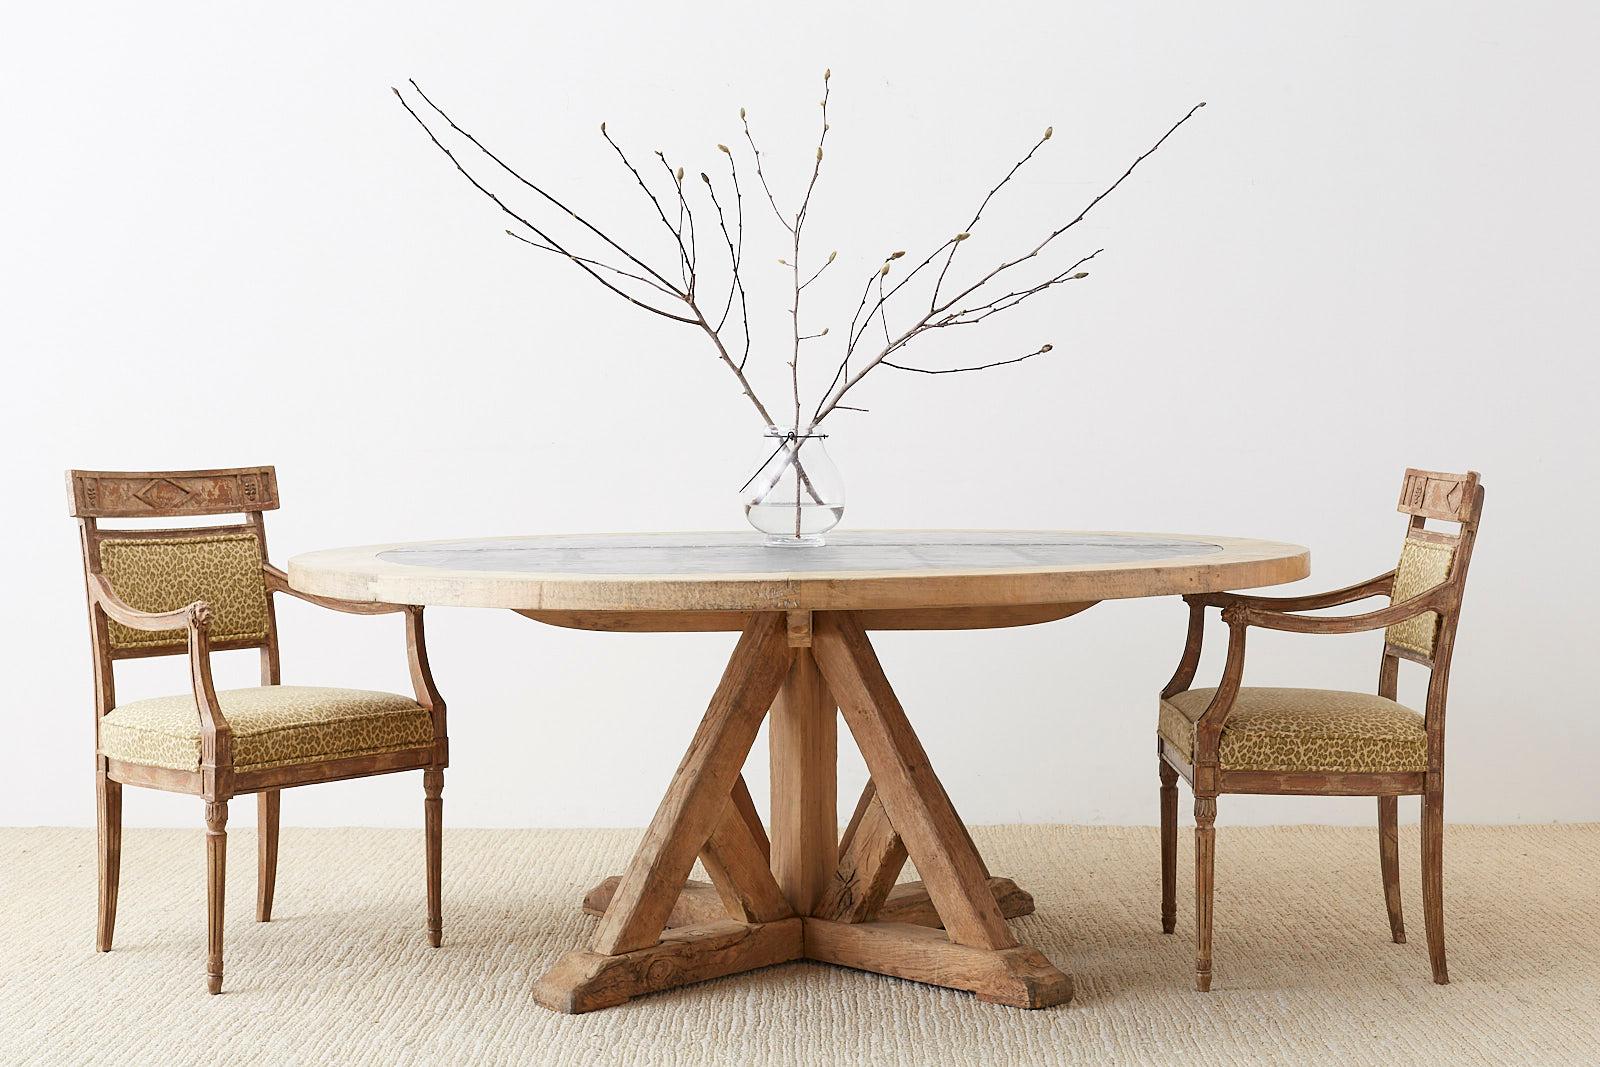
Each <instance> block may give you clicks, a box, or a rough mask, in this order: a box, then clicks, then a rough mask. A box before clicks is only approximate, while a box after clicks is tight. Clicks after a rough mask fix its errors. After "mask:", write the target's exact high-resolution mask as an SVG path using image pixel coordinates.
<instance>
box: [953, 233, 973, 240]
mask: <svg viewBox="0 0 1600 1067" xmlns="http://www.w3.org/2000/svg"><path fill="white" fill-rule="evenodd" d="M971 236H972V234H970V233H958V234H956V240H958V241H965V240H966V239H967V238H968V237H971Z"/></svg>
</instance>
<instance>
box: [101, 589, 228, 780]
mask: <svg viewBox="0 0 1600 1067" xmlns="http://www.w3.org/2000/svg"><path fill="white" fill-rule="evenodd" d="M89 599H90V601H91V603H93V605H94V607H95V610H97V611H99V612H101V613H102V614H104V615H105V616H106V617H107V618H109V619H112V620H114V621H116V622H119V623H121V624H122V625H124V626H126V627H128V628H130V629H133V630H145V631H160V630H186V631H188V636H189V681H190V685H191V687H192V688H193V691H194V703H195V713H196V714H197V715H198V716H199V717H200V771H201V774H202V776H203V778H204V783H205V791H206V795H207V796H209V797H212V798H214V799H215V798H217V797H224V798H225V797H226V796H227V795H228V794H229V793H230V792H231V791H232V785H233V783H232V777H233V731H232V730H231V729H230V728H229V726H228V720H227V717H226V716H224V715H223V714H222V706H221V704H220V702H219V701H218V700H217V690H216V687H215V686H214V685H213V684H212V681H211V605H209V604H207V603H206V602H205V601H203V600H196V601H195V602H194V603H192V604H186V605H184V606H183V607H181V608H176V609H174V610H172V611H140V610H139V609H138V608H135V607H133V606H132V605H131V604H129V603H128V602H127V601H125V600H123V599H122V598H121V597H119V596H117V594H116V590H114V589H112V588H111V583H110V582H109V581H107V580H106V576H105V575H103V574H91V575H89Z"/></svg>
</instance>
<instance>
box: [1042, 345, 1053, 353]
mask: <svg viewBox="0 0 1600 1067" xmlns="http://www.w3.org/2000/svg"><path fill="white" fill-rule="evenodd" d="M1054 347H1055V345H1040V346H1039V351H1041V352H1048V351H1050V350H1051V349H1052V348H1054Z"/></svg>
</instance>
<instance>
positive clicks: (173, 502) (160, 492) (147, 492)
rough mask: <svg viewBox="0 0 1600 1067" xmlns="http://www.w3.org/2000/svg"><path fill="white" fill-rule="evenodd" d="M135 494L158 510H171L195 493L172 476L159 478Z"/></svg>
mask: <svg viewBox="0 0 1600 1067" xmlns="http://www.w3.org/2000/svg"><path fill="white" fill-rule="evenodd" d="M133 495H134V499H136V500H140V501H143V502H144V503H146V504H148V505H150V506H151V507H152V508H155V509H156V510H157V511H169V510H171V509H172V508H175V507H177V506H178V505H180V504H182V503H183V502H184V501H185V500H188V499H189V497H191V496H193V495H194V494H193V493H192V492H191V491H190V490H188V489H185V488H184V487H183V486H181V485H179V484H178V483H177V482H175V481H172V480H171V479H170V478H157V479H156V480H155V481H153V482H151V483H150V484H149V485H147V486H145V487H144V488H143V489H141V490H139V491H138V492H137V493H135V494H133Z"/></svg>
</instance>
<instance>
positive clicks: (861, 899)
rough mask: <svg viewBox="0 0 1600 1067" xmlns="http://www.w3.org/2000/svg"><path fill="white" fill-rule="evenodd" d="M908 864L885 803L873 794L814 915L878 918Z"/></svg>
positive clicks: (857, 919) (856, 919) (851, 920)
mask: <svg viewBox="0 0 1600 1067" xmlns="http://www.w3.org/2000/svg"><path fill="white" fill-rule="evenodd" d="M905 864H906V845H905V842H904V841H903V840H901V838H900V835H899V834H898V833H896V832H895V828H894V827H893V826H892V825H890V823H889V816H888V813H887V812H885V811H884V810H883V800H882V799H881V798H880V797H878V796H877V795H876V794H874V795H873V797H872V800H871V801H870V802H869V803H868V805H867V810H866V811H865V812H864V813H863V814H862V816H861V820H860V822H859V823H858V824H857V825H856V827H855V832H854V833H852V834H851V835H850V845H849V847H848V848H846V849H845V850H844V851H843V853H842V854H841V855H840V856H839V865H838V867H837V868H835V869H834V871H833V877H832V879H831V880H830V881H829V882H828V885H827V887H826V891H825V892H824V893H823V894H822V897H821V899H820V901H819V902H818V904H817V907H816V909H815V910H814V911H812V912H811V914H814V915H815V916H817V918H819V919H832V920H834V921H835V922H847V923H859V922H868V921H870V920H872V919H875V918H877V917H878V912H879V911H880V910H881V909H882V907H883V903H884V901H885V900H886V899H887V898H888V896H889V890H890V889H892V888H893V887H894V883H895V879H897V878H899V877H900V870H901V868H903V867H904V866H905Z"/></svg>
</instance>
